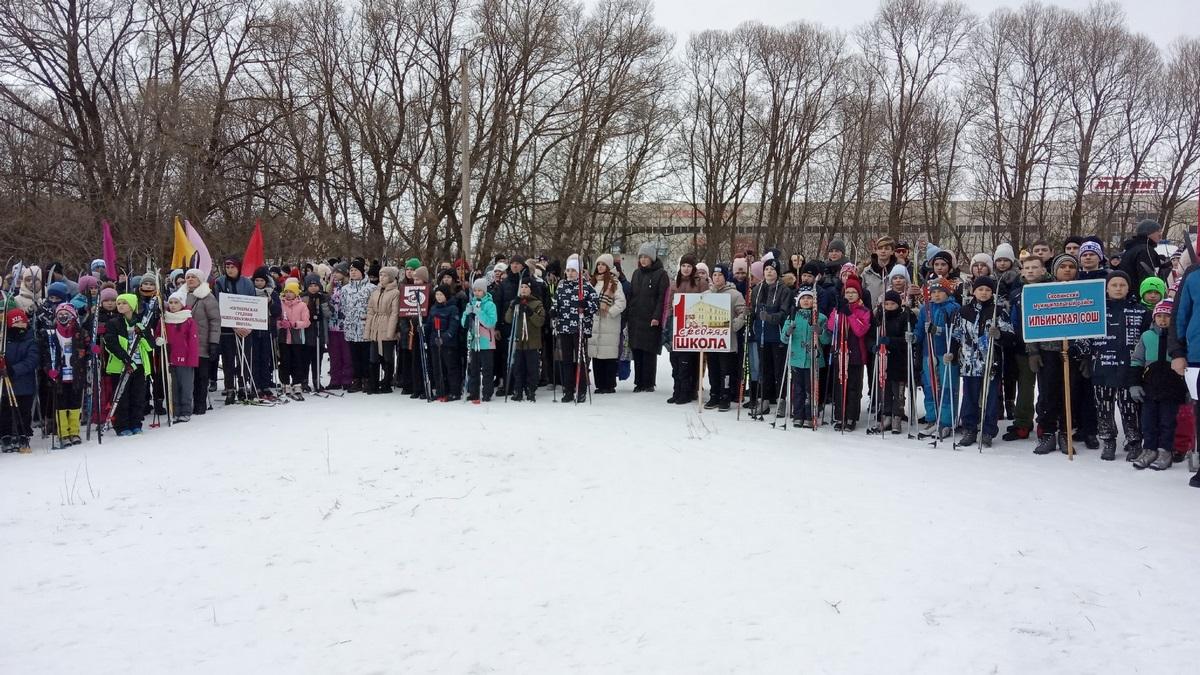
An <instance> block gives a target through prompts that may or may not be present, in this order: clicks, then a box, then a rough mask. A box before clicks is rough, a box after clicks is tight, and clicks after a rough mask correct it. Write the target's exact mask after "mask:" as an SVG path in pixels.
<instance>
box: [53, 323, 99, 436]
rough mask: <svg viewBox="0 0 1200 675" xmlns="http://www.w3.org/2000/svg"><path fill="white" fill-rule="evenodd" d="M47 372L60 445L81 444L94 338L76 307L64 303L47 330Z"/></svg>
mask: <svg viewBox="0 0 1200 675" xmlns="http://www.w3.org/2000/svg"><path fill="white" fill-rule="evenodd" d="M46 334H47V349H46V352H45V357H46V363H45V366H46V376H47V378H48V380H49V382H50V386H51V387H52V395H51V398H50V403H51V404H52V405H53V407H54V410H53V414H54V419H55V423H56V429H57V436H58V442H59V446H60V447H66V446H69V445H79V444H80V443H82V442H83V440H82V439H81V438H80V437H79V416H80V414H81V409H82V407H83V394H84V392H85V391H86V390H87V377H88V367H89V363H90V357H91V348H92V345H91V338H90V337H89V336H88V334H87V332H86V331H84V329H83V328H82V327H81V326H80V325H79V322H78V320H77V314H76V312H75V307H74V306H73V305H71V304H67V303H63V304H60V305H59V306H58V308H57V310H55V312H54V327H53V328H51V329H50V330H48V331H46Z"/></svg>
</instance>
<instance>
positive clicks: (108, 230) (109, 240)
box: [100, 220, 118, 281]
mask: <svg viewBox="0 0 1200 675" xmlns="http://www.w3.org/2000/svg"><path fill="white" fill-rule="evenodd" d="M100 227H102V228H104V268H105V270H104V271H105V272H106V273H107V274H108V278H109V279H110V280H113V281H116V279H117V274H118V272H117V245H116V244H114V243H113V237H112V226H111V225H109V224H108V221H107V220H101V221H100Z"/></svg>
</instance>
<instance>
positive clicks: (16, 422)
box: [0, 304, 38, 453]
mask: <svg viewBox="0 0 1200 675" xmlns="http://www.w3.org/2000/svg"><path fill="white" fill-rule="evenodd" d="M4 309H5V312H4V322H5V324H6V325H5V326H4V329H5V330H6V331H7V333H6V339H7V344H6V345H5V346H4V347H5V348H4V353H3V354H0V381H3V382H4V396H0V445H2V447H3V450H4V452H22V453H28V452H30V448H29V437H30V436H32V435H33V424H32V417H33V399H34V397H35V395H36V394H37V369H38V345H37V336H36V335H35V334H34V331H32V330H30V329H29V315H28V314H26V313H25V310H23V309H20V308H19V307H16V306H14V305H13V304H8V305H6V306H5V307H4ZM10 387H11V389H10ZM10 391H11V392H12V394H13V396H12V399H10V398H9V395H8V394H9V392H10ZM14 401H15V405H14Z"/></svg>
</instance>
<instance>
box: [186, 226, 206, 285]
mask: <svg viewBox="0 0 1200 675" xmlns="http://www.w3.org/2000/svg"><path fill="white" fill-rule="evenodd" d="M183 231H184V232H185V233H186V234H187V238H188V241H190V242H192V246H194V247H196V257H198V258H199V260H198V261H197V262H196V268H197V269H199V270H200V271H201V272H204V278H206V279H207V278H208V277H209V276H211V275H212V273H213V269H212V256H211V255H209V254H208V247H207V246H205V245H204V240H203V239H201V238H200V233H199V232H197V231H196V228H194V227H192V224H191V223H190V222H189V221H186V220H185V221H183Z"/></svg>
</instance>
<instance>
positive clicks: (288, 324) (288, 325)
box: [275, 319, 292, 328]
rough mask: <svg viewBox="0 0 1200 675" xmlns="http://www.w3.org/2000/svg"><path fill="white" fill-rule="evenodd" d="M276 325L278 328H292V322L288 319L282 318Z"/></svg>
mask: <svg viewBox="0 0 1200 675" xmlns="http://www.w3.org/2000/svg"><path fill="white" fill-rule="evenodd" d="M275 327H276V328H291V327H292V322H291V321H288V320H287V319H280V320H278V321H276V322H275Z"/></svg>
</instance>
